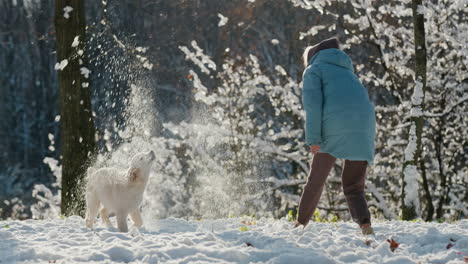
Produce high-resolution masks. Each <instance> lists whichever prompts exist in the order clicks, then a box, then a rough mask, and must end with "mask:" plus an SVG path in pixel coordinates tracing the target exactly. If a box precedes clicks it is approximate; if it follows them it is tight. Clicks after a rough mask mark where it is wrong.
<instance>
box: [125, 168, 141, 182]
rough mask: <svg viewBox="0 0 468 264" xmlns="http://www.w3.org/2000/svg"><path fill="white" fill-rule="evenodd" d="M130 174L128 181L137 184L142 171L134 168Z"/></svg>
mask: <svg viewBox="0 0 468 264" xmlns="http://www.w3.org/2000/svg"><path fill="white" fill-rule="evenodd" d="M128 174H129V175H128V176H129V177H128V179H129V180H130V182H136V181H137V179H138V178H139V177H140V176H141V170H140V169H138V168H132V169H130V170H129V172H128Z"/></svg>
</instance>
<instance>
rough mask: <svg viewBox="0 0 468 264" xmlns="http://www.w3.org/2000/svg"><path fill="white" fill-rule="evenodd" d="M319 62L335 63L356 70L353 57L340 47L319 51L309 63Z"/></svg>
mask: <svg viewBox="0 0 468 264" xmlns="http://www.w3.org/2000/svg"><path fill="white" fill-rule="evenodd" d="M319 62H323V63H329V64H334V65H336V66H340V67H343V68H346V69H349V70H351V71H353V72H354V68H353V62H352V61H351V58H350V57H349V56H348V55H347V54H346V53H344V52H343V51H341V50H339V49H324V50H321V51H319V52H317V54H315V55H314V56H313V57H312V59H310V61H309V65H312V64H314V63H319Z"/></svg>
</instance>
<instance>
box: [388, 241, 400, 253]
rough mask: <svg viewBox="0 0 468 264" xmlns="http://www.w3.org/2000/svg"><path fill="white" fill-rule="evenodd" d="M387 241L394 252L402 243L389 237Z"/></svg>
mask: <svg viewBox="0 0 468 264" xmlns="http://www.w3.org/2000/svg"><path fill="white" fill-rule="evenodd" d="M387 242H388V243H390V250H391V251H392V252H394V251H395V249H397V248H398V246H399V245H400V244H398V243H397V242H396V241H395V240H393V238H392V239H387Z"/></svg>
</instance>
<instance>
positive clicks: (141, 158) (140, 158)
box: [128, 150, 156, 182]
mask: <svg viewBox="0 0 468 264" xmlns="http://www.w3.org/2000/svg"><path fill="white" fill-rule="evenodd" d="M155 158H156V156H155V155H154V152H153V151H152V150H151V151H149V152H146V153H138V154H136V155H135V156H134V157H133V158H132V162H131V163H130V169H129V170H128V174H129V175H128V176H129V180H130V182H140V181H141V182H146V180H147V179H148V174H149V169H150V167H151V163H152V162H153V160H154V159H155Z"/></svg>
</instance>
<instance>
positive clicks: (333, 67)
mask: <svg viewBox="0 0 468 264" xmlns="http://www.w3.org/2000/svg"><path fill="white" fill-rule="evenodd" d="M304 64H305V66H306V69H305V71H304V75H303V104H304V109H305V112H306V122H305V131H306V143H307V145H308V146H310V149H311V151H312V153H313V154H314V158H313V160H312V165H311V169H310V173H309V177H308V180H307V183H306V185H305V187H304V191H303V193H302V197H301V201H300V204H299V212H298V219H297V223H296V226H299V225H303V226H306V225H307V223H308V222H309V220H310V218H311V217H312V215H313V213H314V211H315V209H316V208H317V204H318V202H319V199H320V195H321V193H322V190H323V186H324V185H325V181H326V179H327V177H328V174H329V173H330V170H331V168H332V167H333V164H334V163H335V161H336V159H337V158H340V159H344V160H345V161H344V168H343V172H342V185H343V191H344V194H345V196H346V201H347V203H348V207H349V211H350V213H351V217H352V218H353V220H354V221H355V222H356V223H358V224H359V226H360V227H361V230H362V233H363V234H373V233H374V232H373V229H372V227H371V216H370V213H369V209H368V207H367V202H366V198H365V195H364V187H365V176H366V169H367V165H368V164H372V162H373V159H374V139H375V112H374V106H373V104H372V102H371V101H370V100H369V96H368V94H367V90H366V89H365V88H364V86H363V85H362V84H361V82H360V81H359V79H358V78H357V77H356V75H355V74H354V71H353V65H352V62H351V59H350V58H349V57H348V55H346V53H344V52H343V51H341V50H340V49H339V42H338V40H337V39H336V38H332V39H327V40H324V41H322V42H320V43H319V44H317V45H315V46H313V47H308V48H307V49H306V50H305V52H304Z"/></svg>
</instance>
